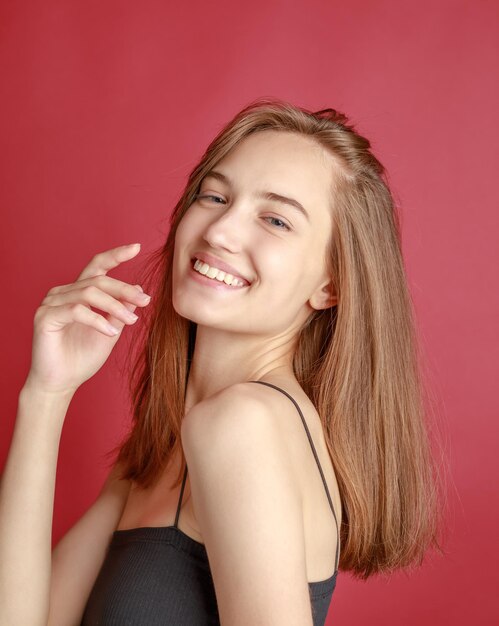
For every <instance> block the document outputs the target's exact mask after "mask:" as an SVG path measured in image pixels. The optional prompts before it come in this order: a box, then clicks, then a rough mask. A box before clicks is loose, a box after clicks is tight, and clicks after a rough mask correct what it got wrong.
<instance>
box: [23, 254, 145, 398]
mask: <svg viewBox="0 0 499 626" xmlns="http://www.w3.org/2000/svg"><path fill="white" fill-rule="evenodd" d="M139 250H140V244H132V245H130V246H119V247H118V248H112V249H111V250H106V251H105V252H100V253H99V254H96V255H95V256H94V257H93V259H92V260H91V261H90V263H89V264H88V265H87V266H86V267H85V269H84V270H83V272H82V273H81V274H80V276H79V277H78V278H77V280H76V282H74V283H70V284H68V285H60V286H57V287H52V289H50V290H49V292H48V293H47V295H46V297H45V299H44V300H43V302H42V303H41V305H40V306H39V307H38V309H37V310H36V313H35V317H34V333H33V347H32V357H31V367H30V370H29V373H28V377H27V379H26V381H25V383H24V386H25V387H30V388H35V389H39V390H42V391H47V392H53V393H62V394H65V393H74V392H75V391H76V390H77V389H78V387H79V386H80V385H81V384H82V383H84V382H85V381H86V380H88V379H89V378H91V377H92V376H93V375H94V374H95V373H96V372H97V371H98V370H99V369H100V368H101V367H102V365H103V364H104V363H105V362H106V360H107V358H108V356H109V355H110V354H111V350H112V349H113V347H114V346H115V345H116V343H117V341H118V339H119V337H120V335H121V331H122V329H123V327H124V326H125V324H133V323H134V321H135V319H133V318H131V317H130V315H131V314H132V313H133V311H134V310H135V308H136V307H137V306H146V305H147V304H149V301H150V298H149V297H146V294H144V293H143V290H142V288H141V287H139V286H138V285H137V286H133V285H129V284H127V283H125V282H122V281H120V280H117V279H115V278H111V277H110V276H107V275H106V274H107V272H109V271H110V270H112V269H113V268H115V267H117V266H118V265H119V264H120V263H123V262H124V261H129V260H130V259H131V258H133V257H134V256H136V254H137V253H138V252H139ZM90 307H94V308H97V309H99V310H101V311H105V312H106V314H105V315H101V314H99V313H96V312H95V311H92V309H91V308H90ZM113 326H114V327H115V328H116V329H117V332H113V329H112V327H113Z"/></svg>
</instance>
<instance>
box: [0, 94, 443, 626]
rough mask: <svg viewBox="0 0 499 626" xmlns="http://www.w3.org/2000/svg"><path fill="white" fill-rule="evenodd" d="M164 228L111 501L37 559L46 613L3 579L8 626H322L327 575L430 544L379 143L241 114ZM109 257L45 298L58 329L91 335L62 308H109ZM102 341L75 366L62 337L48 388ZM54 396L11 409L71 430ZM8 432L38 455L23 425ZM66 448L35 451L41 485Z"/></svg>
mask: <svg viewBox="0 0 499 626" xmlns="http://www.w3.org/2000/svg"><path fill="white" fill-rule="evenodd" d="M170 221H171V228H170V232H169V234H168V237H167V240H166V242H165V244H164V245H163V246H162V247H161V248H160V249H159V250H158V251H156V252H155V253H154V254H153V255H152V256H151V258H150V268H149V270H148V272H147V273H146V275H145V276H144V281H142V284H143V285H144V286H145V287H146V290H147V292H149V293H151V294H152V295H153V299H152V301H151V306H150V307H148V308H147V309H143V315H142V318H143V325H142V332H143V333H144V334H143V335H138V336H137V338H135V339H134V340H133V341H131V344H130V345H131V351H130V353H129V358H130V359H131V363H130V388H131V396H132V398H131V399H132V403H133V423H132V425H131V429H130V431H129V433H127V435H126V437H125V439H124V440H123V441H122V442H121V443H120V445H119V446H118V447H117V448H116V449H115V450H113V451H112V453H113V455H114V453H116V452H117V453H118V454H117V456H116V458H113V463H112V465H113V467H112V470H111V472H110V476H109V479H108V481H107V482H106V486H105V488H104V489H103V491H102V494H101V495H100V496H99V498H98V500H97V501H96V503H95V504H94V505H93V507H92V508H91V509H90V510H89V511H88V512H87V513H86V515H85V516H84V517H83V518H82V520H80V521H79V522H78V524H76V525H75V527H74V528H73V529H71V530H70V531H69V533H68V534H67V535H66V536H65V537H64V538H63V540H62V541H61V542H60V544H59V545H58V546H57V547H56V549H55V551H54V555H53V559H52V561H51V562H50V563H49V562H48V561H45V570H47V571H48V570H49V569H50V568H52V570H51V573H50V577H51V578H47V576H48V575H45V577H43V576H42V575H41V569H42V568H41V566H38V570H37V577H36V581H38V580H39V577H38V574H40V575H41V579H42V582H43V585H45V586H44V587H43V588H42V586H41V583H40V584H38V583H37V584H38V588H37V590H36V591H37V592H38V594H39V595H40V596H43V598H44V601H45V604H43V603H42V604H41V607H42V608H41V609H40V610H39V611H38V614H37V620H35V619H32V617H33V615H32V613H30V615H29V619H27V618H26V619H25V616H26V615H27V613H26V610H31V609H29V608H28V609H26V608H25V606H24V603H23V601H22V597H21V594H20V593H19V591H18V590H17V587H19V585H17V586H16V585H11V586H10V588H9V587H8V586H6V585H3V586H1V587H0V591H1V592H2V594H3V596H2V597H0V607H1V606H2V604H3V605H4V606H7V600H8V603H9V609H8V610H9V611H11V612H10V613H9V619H5V620H4V621H5V623H15V622H14V620H12V619H10V616H12V615H15V617H16V620H17V622H16V623H21V622H22V623H30V624H34V623H40V624H46V623H48V624H49V625H50V624H62V623H71V624H73V623H81V624H82V626H92V625H96V624H100V625H101V626H118V625H121V624H125V623H126V624H130V625H132V626H133V625H137V626H138V625H142V624H148V626H156V625H158V626H159V625H160V624H175V625H176V626H188V625H189V626H205V625H217V624H221V625H222V626H232V625H233V624H237V626H253V625H254V624H261V625H262V626H264V625H265V626H323V625H324V623H325V620H326V616H327V614H328V610H329V607H330V603H331V598H332V595H333V592H334V590H335V588H336V583H337V577H338V572H339V570H340V569H341V570H342V571H345V572H347V571H348V572H350V573H351V574H353V575H354V576H358V577H360V578H363V579H367V578H368V577H369V576H371V575H374V574H380V573H388V572H392V571H395V570H397V569H400V568H404V567H409V566H412V565H414V564H420V563H421V561H422V559H423V556H424V554H425V552H426V551H427V550H428V549H429V548H430V547H436V548H438V549H440V546H439V544H438V541H437V531H438V529H439V514H440V511H442V510H443V507H441V504H440V502H439V501H438V495H439V492H438V487H439V485H438V482H437V480H436V476H437V473H436V471H435V465H434V458H433V456H432V454H431V451H430V444H429V438H428V435H427V430H426V426H425V402H424V400H425V387H424V381H423V378H422V376H421V375H420V371H419V352H418V341H417V335H416V332H415V325H414V313H413V307H412V303H411V298H410V293H409V290H408V286H407V280H406V276H405V270H404V263H403V257H402V250H401V242H400V229H399V218H398V215H397V213H396V210H395V206H394V202H393V198H392V195H391V193H390V190H389V187H388V184H387V181H386V175H385V170H384V168H383V166H382V164H381V163H380V162H379V160H378V159H377V158H376V157H375V156H374V155H373V154H372V152H371V150H370V143H369V141H368V140H367V139H366V138H364V137H362V136H361V135H360V134H359V133H357V132H356V131H355V129H354V127H353V126H352V125H351V124H349V123H348V120H347V118H346V116H345V115H343V114H341V113H338V112H337V111H335V110H334V109H324V110H322V111H318V112H312V111H309V110H306V109H303V108H299V107H297V106H294V105H292V104H290V103H287V102H282V101H278V100H267V99H264V100H259V101H256V102H254V103H251V104H250V105H248V106H247V107H246V108H244V109H243V110H242V111H241V112H239V113H238V114H237V115H236V116H235V117H234V119H232V120H231V121H230V122H229V123H228V124H227V125H226V126H225V127H224V128H223V129H222V131H221V132H220V133H219V134H218V136H217V137H215V139H214V140H213V141H212V142H211V144H210V145H209V146H208V148H207V150H206V152H205V153H204V155H203V156H202V158H201V160H200V162H199V164H198V165H197V166H196V167H195V168H194V169H193V171H192V172H191V174H190V176H189V178H188V181H187V185H186V188H185V190H184V192H183V194H182V196H181V198H180V199H179V201H178V203H177V205H176V206H175V208H174V210H173V213H172V215H171V220H170ZM119 254H121V253H119V252H116V251H114V252H113V256H112V255H111V253H110V252H108V253H105V254H104V253H103V254H101V255H97V257H96V260H95V261H93V263H91V264H90V266H89V268H87V269H86V270H85V272H84V273H83V274H82V277H81V278H80V280H82V281H83V280H85V281H91V282H85V283H80V285H81V290H80V289H77V288H73V287H72V289H71V290H70V291H69V295H68V293H67V292H66V291H65V290H64V287H63V288H57V289H56V290H55V291H54V292H53V293H50V294H49V296H48V297H47V303H46V304H45V305H44V308H43V309H42V314H43V315H46V313H45V311H46V310H48V311H50V314H51V315H56V312H57V311H59V313H58V314H59V315H62V313H60V310H61V309H60V307H59V306H53V305H58V304H59V303H60V299H61V298H62V299H63V301H67V302H68V304H67V306H68V307H69V308H68V311H69V310H70V311H71V315H75V316H78V317H79V325H80V326H83V327H85V320H86V319H87V318H85V315H88V307H87V306H83V305H82V308H78V306H76V307H75V303H74V302H70V297H72V296H71V294H75V293H80V291H81V292H82V293H83V294H84V296H85V298H86V299H87V300H90V299H92V301H93V302H96V301H97V300H98V299H100V298H101V297H103V296H105V297H107V298H108V300H107V301H106V302H105V303H104V304H101V306H105V305H107V306H110V303H111V304H113V305H114V303H115V299H114V298H112V297H111V296H110V295H109V294H107V295H106V294H105V293H104V290H105V289H106V288H107V289H108V290H111V286H112V285H114V283H112V282H109V281H111V279H109V277H105V276H104V274H105V272H106V271H107V269H109V268H110V267H115V266H116V264H117V263H118V262H119V261H116V259H117V258H118V257H119ZM120 258H121V257H120ZM76 285H78V283H76ZM61 289H62V291H61ZM136 291H137V290H133V293H132V292H131V291H130V292H127V293H126V294H123V295H122V299H123V300H127V301H128V302H135V300H137V298H138V295H137V293H136ZM114 293H115V296H116V295H117V293H116V292H114ZM120 293H121V292H120ZM64 294H65V295H64ZM82 297H83V296H82ZM87 304H88V303H87ZM120 306H121V305H120ZM135 306H136V305H135ZM64 310H66V309H64ZM74 311H75V312H76V313H74ZM42 314H41V315H40V316H39V318H41V317H43V315H42ZM68 315H69V313H68ZM95 315H97V314H95ZM119 315H124V314H123V313H122V312H121V309H120V313H119ZM97 317H98V318H100V316H97ZM71 319H72V318H71ZM97 322H99V323H100V319H99V320H97V321H96V319H95V318H94V317H92V318H91V319H90V321H87V324H86V327H87V328H89V327H90V324H91V323H93V324H94V325H96V324H97ZM123 323H124V322H123ZM78 328H79V326H78V324H77V329H78ZM138 332H140V330H138ZM92 333H93V334H92V335H91V337H90V338H89V337H84V338H85V341H83V340H81V346H80V351H75V341H76V346H77V347H78V343H77V339H78V337H79V335H77V336H76V339H75V338H74V337H73V338H72V341H71V349H70V350H69V349H68V355H71V354H72V355H73V357H72V358H73V362H72V361H71V357H70V356H68V355H65V356H64V358H63V357H60V358H59V361H60V371H61V372H63V374H61V376H74V375H75V374H74V372H78V371H80V369H81V368H82V365H81V364H82V362H83V363H84V364H85V363H86V361H88V363H91V362H92V363H93V361H92V359H96V358H97V356H98V355H99V354H101V353H104V352H105V353H106V354H108V353H109V350H110V346H109V339H110V338H109V334H106V333H110V331H109V330H107V329H106V330H105V331H104V330H103V329H102V328H101V329H100V330H93V331H92ZM104 335H105V336H104ZM44 336H45V335H44ZM104 340H105V341H106V342H107V343H106V344H105V345H103V344H102V342H103V341H104ZM45 341H47V339H45ZM99 342H100V343H99ZM89 345H91V346H92V349H91V350H88V346H89ZM113 345H114V344H113ZM85 350H86V351H85ZM106 350H107V352H106ZM75 352H76V353H77V355H78V359H76V358H75V356H74V354H75ZM82 355H84V356H85V358H83V356H82ZM104 360H105V359H104ZM132 360H133V362H132ZM49 361H50V363H49V364H48V365H47V371H48V373H47V375H46V378H47V379H49V380H50V375H52V376H53V367H54V362H53V360H49ZM87 365H88V364H87ZM77 366H78V367H77ZM84 369H85V373H86V376H87V378H88V376H89V375H88V371H87V370H89V369H90V366H89V365H88V366H87V367H85V368H84ZM94 370H95V367H94ZM90 375H91V374H90ZM82 376H83V375H82ZM37 377H39V373H38V374H37ZM33 378H36V377H35V376H34V375H31V376H30V377H29V380H30V381H31V385H30V387H31V389H32V387H33V382H32V381H33ZM85 380H86V378H85ZM72 382H73V383H74V381H72ZM251 383H259V384H251ZM80 384H81V383H80ZM53 395H54V394H49V395H48V397H47V395H46V394H42V396H41V397H40V395H36V397H35V396H33V394H32V393H31V392H28V395H27V396H25V397H26V398H27V400H25V401H24V403H23V408H22V412H23V413H24V412H26V411H28V409H29V411H30V412H31V411H34V409H35V407H37V410H42V411H43V407H44V406H46V405H50V406H49V408H48V409H47V411H48V410H49V409H50V410H53V411H55V412H56V414H57V415H60V414H63V413H64V412H65V410H66V408H67V406H66V405H65V404H64V403H65V402H66V401H67V397H66V395H64V398H62V399H61V400H60V402H58V403H55V404H56V406H55V408H54V404H53V403H54V401H53ZM26 407H28V409H26ZM57 423H61V420H57ZM47 424H48V420H47V422H46V423H45V426H46V425H47ZM19 429H20V430H19V433H20V434H19V435H18V436H17V439H19V441H24V442H25V449H26V450H28V449H30V448H29V444H28V442H30V441H31V439H30V437H31V436H32V434H33V429H32V423H31V422H30V421H29V420H28V422H26V421H25V419H23V420H22V425H21V426H20V427H19ZM23 433H27V434H24V435H23ZM28 434H29V437H28ZM58 436H59V435H58V434H57V433H55V434H53V436H51V437H48V436H47V435H46V434H45V435H43V437H42V435H39V437H41V439H43V440H44V441H45V440H46V441H47V442H48V443H47V445H46V448H47V450H50V452H47V453H46V457H47V458H51V459H52V465H51V470H50V471H51V472H52V473H53V474H54V473H55V460H56V454H55V453H54V450H55V449H56V445H57V444H56V443H55V442H56V441H58ZM38 443H39V442H38ZM17 445H21V444H17ZM37 445H38V444H37ZM32 448H33V446H32ZM31 455H32V458H33V459H34V458H35V452H34V448H33V449H32V452H31ZM16 458H17V457H16ZM37 459H38V457H37ZM37 462H38V461H37ZM34 465H35V463H34V461H33V466H34ZM12 467H13V468H14V469H13V470H11V471H7V488H6V489H5V490H4V491H5V493H7V494H9V493H12V494H15V479H16V475H17V470H16V466H15V461H12ZM188 469H189V473H188V471H187V470H188ZM28 482H29V481H28ZM31 482H33V485H34V487H36V489H35V488H33V494H35V492H36V494H39V493H40V489H39V488H38V487H37V484H38V483H37V484H36V485H35V482H36V481H35V480H34V479H33V480H32V481H31ZM50 484H51V483H50V480H49V479H48V478H47V480H46V485H49V487H50ZM45 491H46V492H47V494H49V492H51V487H50V488H46V489H45ZM42 492H43V490H42ZM5 497H8V498H9V506H8V507H7V506H4V510H5V511H8V512H10V513H9V515H10V516H11V518H12V519H13V514H12V511H13V507H12V506H11V500H13V499H14V495H12V496H11V495H7V496H4V498H5ZM36 497H37V496H36ZM52 497H53V496H52ZM33 499H35V495H33ZM48 501H49V495H47V497H46V500H45V504H46V503H47V502H48ZM27 508H29V507H26V506H25V503H24V504H23V502H21V501H20V504H19V507H18V510H19V518H21V517H22V516H23V513H22V511H25V510H27ZM180 514H182V524H181V526H182V527H180V525H179V519H180ZM4 515H5V514H4ZM0 521H2V520H0ZM1 527H2V524H0V528H1ZM3 528H4V530H3V533H2V534H1V535H0V538H2V539H3V543H2V544H1V545H3V546H4V549H3V552H2V553H1V554H0V556H2V560H3V561H4V562H6V563H8V566H9V568H10V567H11V566H12V568H14V567H15V566H16V562H17V561H16V559H17V554H16V551H15V550H14V551H13V550H12V549H11V546H17V548H18V549H19V550H20V549H22V547H23V545H24V543H23V541H24V535H28V536H30V533H22V534H23V537H21V536H20V534H19V532H18V531H17V530H16V524H15V523H13V522H12V523H11V524H10V525H9V526H8V528H10V529H11V530H8V531H7V530H5V529H6V528H7V525H6V524H3ZM47 537H48V535H47ZM14 538H17V539H18V541H17V543H15V541H14ZM21 539H22V541H21ZM38 544H41V541H37V545H38ZM33 545H34V544H33ZM74 554H78V555H79V557H80V559H81V563H82V567H81V568H80V571H79V578H78V580H75V576H74V575H69V574H68V572H71V574H72V573H73V556H74ZM8 557H9V558H8ZM9 559H10V560H9ZM52 564H53V565H52ZM35 565H36V564H35ZM45 570H44V571H45ZM22 575H24V574H22ZM19 576H21V573H19ZM19 579H20V578H19ZM23 580H24V579H23ZM33 580H35V578H34V579H33ZM46 583H50V584H46ZM47 589H49V590H50V615H49V619H48V622H47V621H46V619H45V617H46V615H45V612H44V611H45V609H44V606H47V604H48V602H49V599H48V592H47ZM2 599H4V600H5V602H3V603H2V602H1V600H2ZM12 607H14V608H12ZM4 610H5V609H4ZM19 616H22V617H23V619H19ZM0 617H2V614H0ZM9 620H10V621H9Z"/></svg>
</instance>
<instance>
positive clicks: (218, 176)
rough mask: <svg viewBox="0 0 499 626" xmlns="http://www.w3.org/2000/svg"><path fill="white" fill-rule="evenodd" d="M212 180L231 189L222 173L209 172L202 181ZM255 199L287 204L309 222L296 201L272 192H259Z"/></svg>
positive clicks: (302, 208)
mask: <svg viewBox="0 0 499 626" xmlns="http://www.w3.org/2000/svg"><path fill="white" fill-rule="evenodd" d="M210 177H211V178H214V179H215V180H219V181H220V182H222V183H225V184H226V185H228V186H229V187H232V186H233V185H232V183H231V181H230V179H229V178H228V177H227V176H226V175H225V174H222V172H219V171H217V170H210V171H209V172H208V173H207V174H205V176H204V178H203V180H204V179H205V178H210ZM255 197H256V198H261V199H263V200H271V201H273V202H281V203H283V204H287V205H289V206H290V207H292V208H294V209H297V210H298V211H299V212H300V213H301V214H302V215H303V216H304V217H305V218H306V219H307V220H308V221H310V216H309V214H308V213H307V211H306V210H305V207H304V206H303V205H302V204H300V203H299V202H298V200H294V199H293V198H288V197H287V196H283V195H281V194H278V193H274V192H273V191H259V192H257V193H255Z"/></svg>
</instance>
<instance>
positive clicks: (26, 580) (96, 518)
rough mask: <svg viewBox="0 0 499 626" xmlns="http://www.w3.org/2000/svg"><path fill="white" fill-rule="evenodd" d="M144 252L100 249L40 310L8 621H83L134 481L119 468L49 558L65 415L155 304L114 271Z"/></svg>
mask: <svg viewBox="0 0 499 626" xmlns="http://www.w3.org/2000/svg"><path fill="white" fill-rule="evenodd" d="M139 250H140V245H132V246H120V247H118V248H113V249H111V250H106V251H104V252H101V253H99V254H96V255H95V256H94V257H93V258H92V260H91V261H90V263H89V264H88V265H87V266H86V267H85V268H84V270H83V271H82V273H81V274H80V276H79V277H78V278H77V280H76V281H75V282H74V283H70V284H68V285H61V286H57V287H54V288H52V289H50V291H49V292H48V293H47V296H46V297H45V298H44V300H43V302H42V303H41V305H40V306H39V307H38V309H37V310H36V313H35V316H34V334H33V347H32V359H31V367H30V370H29V372H28V376H27V378H26V381H25V383H24V385H23V387H22V389H21V392H20V394H19V401H18V411H17V416H16V421H15V426H14V433H13V437H12V442H11V445H10V449H9V454H8V457H7V461H6V464H5V467H4V471H3V474H2V480H1V484H0V624H1V625H2V626H27V625H28V624H29V626H47V625H49V626H66V625H67V626H70V625H71V626H76V625H78V624H79V623H80V621H81V617H82V614H83V610H84V605H85V602H86V600H87V598H88V594H89V593H90V590H91V587H92V585H93V583H94V581H95V578H96V576H97V573H98V571H99V569H100V566H101V564H102V562H103V559H104V555H105V550H106V547H107V544H108V542H109V539H110V536H111V534H112V532H113V530H114V529H115V528H116V525H117V523H118V521H119V518H120V516H121V512H122V510H123V506H124V504H125V501H126V497H127V495H128V491H129V487H130V485H129V484H128V481H121V480H118V479H117V476H116V474H117V468H116V467H115V468H113V470H112V471H111V472H110V473H109V475H108V477H107V480H106V482H105V484H104V486H103V487H102V490H101V492H100V494H99V496H98V498H97V499H96V501H95V502H94V504H93V505H92V506H91V507H90V508H89V509H88V511H87V512H86V513H85V515H83V517H82V518H81V519H80V520H79V521H78V522H77V523H76V524H75V525H74V526H73V527H72V528H71V530H70V531H69V532H68V533H67V534H66V535H65V536H64V538H63V539H62V540H61V541H60V542H59V544H58V545H57V546H56V548H55V549H54V551H53V553H52V554H51V541H52V516H53V506H54V488H55V476H56V466H57V457H58V452H59V442H60V437H61V431H62V428H63V424H64V420H65V417H66V414H67V410H68V407H69V404H70V403H71V400H72V398H73V396H74V394H75V392H76V391H77V389H78V388H79V387H80V386H81V385H82V384H83V383H84V382H85V381H86V380H88V379H89V378H90V377H91V376H93V375H94V374H95V373H96V372H97V371H98V370H99V369H100V368H101V367H102V365H103V364H104V363H105V362H106V360H107V358H108V357H109V355H110V353H111V351H112V349H113V347H114V346H115V345H116V343H117V341H118V339H119V337H120V336H121V333H122V331H123V328H124V327H125V325H127V324H133V323H134V320H132V319H130V317H129V313H133V311H134V310H135V309H136V308H137V307H141V306H147V304H148V303H149V301H150V300H148V299H147V298H144V295H145V294H144V293H143V290H142V288H141V287H140V286H139V285H137V286H133V285H129V284H127V283H125V282H123V281H120V280H117V279H115V278H112V277H110V276H107V273H108V272H109V271H110V270H112V269H114V268H115V267H118V266H119V265H120V264H121V263H124V262H126V261H129V260H130V259H132V258H134V257H135V256H136V255H137V253H138V252H139ZM91 307H95V308H97V309H99V310H101V311H103V312H104V315H102V314H100V313H97V312H95V311H93V310H92V309H91ZM109 324H111V325H113V326H114V327H115V328H117V329H118V333H117V334H114V333H113V332H112V331H111V329H110V327H109ZM75 564H77V567H75Z"/></svg>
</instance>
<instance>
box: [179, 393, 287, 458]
mask: <svg viewBox="0 0 499 626" xmlns="http://www.w3.org/2000/svg"><path fill="white" fill-rule="evenodd" d="M267 391H268V388H264V386H263V385H255V384H253V383H250V382H243V383H236V384H234V385H230V386H228V387H225V388H224V389H222V390H221V391H219V392H218V393H216V394H214V395H213V396H210V397H209V398H207V399H205V400H203V401H202V402H199V403H198V404H196V405H195V406H194V407H192V409H191V410H190V411H189V412H188V413H187V414H186V416H185V417H184V419H183V420H182V441H183V443H185V444H187V445H190V444H194V445H195V443H196V441H197V440H199V442H200V443H202V444H203V448H206V444H207V442H208V441H210V442H211V443H212V444H215V443H216V442H220V443H221V444H222V443H223V444H229V443H230V442H231V441H233V442H235V440H236V439H237V438H239V437H251V436H252V435H253V436H256V437H258V440H259V441H260V443H262V442H266V443H269V444H271V445H273V446H274V448H275V447H278V446H279V441H280V431H279V428H278V423H277V422H278V420H276V405H275V399H274V398H270V397H269V394H268V392H267ZM269 400H270V401H269ZM262 436H264V439H262ZM222 437H223V442H222V440H221V438H222ZM214 440H216V441H214ZM248 443H249V442H248Z"/></svg>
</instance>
